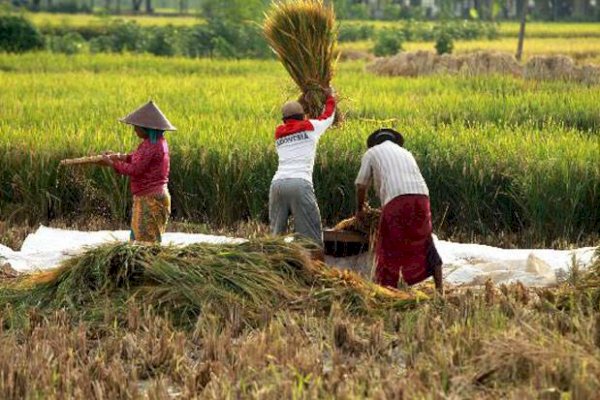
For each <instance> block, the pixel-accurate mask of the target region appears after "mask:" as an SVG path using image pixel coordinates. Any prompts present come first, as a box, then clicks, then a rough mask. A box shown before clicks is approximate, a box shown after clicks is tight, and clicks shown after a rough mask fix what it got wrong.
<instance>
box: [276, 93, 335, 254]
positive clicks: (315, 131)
mask: <svg viewBox="0 0 600 400" xmlns="http://www.w3.org/2000/svg"><path fill="white" fill-rule="evenodd" d="M325 93H326V95H327V98H326V101H325V110H324V111H323V114H321V116H319V117H318V118H317V119H306V117H305V114H304V108H303V107H302V105H301V104H300V103H299V102H297V101H291V102H288V103H285V104H284V105H283V108H282V114H283V124H282V125H279V126H278V127H277V129H276V131H275V146H276V147H277V154H278V156H279V167H278V169H277V172H276V173H275V176H274V177H273V181H272V183H271V190H270V193H269V220H270V223H271V231H272V233H273V234H274V235H280V234H282V233H284V232H285V231H286V228H287V224H288V218H289V216H290V215H292V216H293V217H294V231H295V232H296V233H297V234H298V235H300V236H303V237H306V238H308V239H311V240H312V241H314V242H315V243H316V244H317V245H318V246H320V247H321V250H320V251H319V252H318V254H316V255H315V258H318V259H324V254H323V251H322V248H323V229H322V226H321V213H320V211H319V205H318V204H317V198H316V196H315V191H314V188H313V181H312V178H313V168H314V165H315V154H316V151H317V144H318V142H319V139H320V138H321V136H322V135H323V133H325V131H326V130H327V128H329V127H330V126H331V124H333V120H334V114H335V99H334V97H333V90H332V89H331V88H329V89H327V90H326V91H325Z"/></svg>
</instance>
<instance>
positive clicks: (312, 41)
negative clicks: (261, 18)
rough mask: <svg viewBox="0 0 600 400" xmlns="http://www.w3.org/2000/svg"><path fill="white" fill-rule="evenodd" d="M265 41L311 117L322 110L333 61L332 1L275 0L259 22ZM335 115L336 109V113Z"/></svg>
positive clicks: (333, 27)
mask: <svg viewBox="0 0 600 400" xmlns="http://www.w3.org/2000/svg"><path fill="white" fill-rule="evenodd" d="M263 31H264V35H265V37H266V39H267V42H268V43H269V45H270V46H271V48H272V49H273V51H274V52H275V54H277V57H278V58H279V60H280V61H281V62H282V64H283V66H284V67H285V69H286V70H287V71H288V73H289V74H290V76H291V77H292V79H293V80H294V82H295V83H296V85H298V87H299V88H300V90H301V91H302V94H303V95H302V96H301V98H300V102H301V103H303V106H304V107H305V110H306V111H307V113H308V114H309V115H310V116H311V117H312V118H315V117H317V116H319V115H320V114H321V112H322V110H323V105H324V101H325V94H324V91H323V89H324V88H327V87H329V86H330V83H331V80H332V79H333V75H334V72H335V66H336V62H337V28H336V23H335V13H334V11H333V6H332V5H326V4H324V3H323V1H322V0H298V1H291V2H276V3H274V4H273V6H272V7H271V9H270V10H269V11H268V12H267V14H266V19H265V23H264V26H263ZM336 115H338V116H339V113H336Z"/></svg>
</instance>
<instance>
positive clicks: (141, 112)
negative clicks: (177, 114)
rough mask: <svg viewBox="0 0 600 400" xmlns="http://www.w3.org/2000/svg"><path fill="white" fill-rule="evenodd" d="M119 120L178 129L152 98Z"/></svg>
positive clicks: (157, 128)
mask: <svg viewBox="0 0 600 400" xmlns="http://www.w3.org/2000/svg"><path fill="white" fill-rule="evenodd" d="M119 121H121V122H124V123H126V124H129V125H135V126H139V127H142V128H149V129H156V130H159V131H176V130H177V128H175V127H174V126H173V125H172V124H171V123H170V122H169V120H168V119H167V117H165V115H164V114H163V113H162V111H160V109H159V108H158V106H157V105H156V104H154V102H153V101H152V100H150V101H149V102H148V103H146V104H144V105H143V106H141V107H140V108H138V109H137V110H135V111H134V112H132V113H131V114H129V115H128V116H126V117H124V118H121V119H120V120H119Z"/></svg>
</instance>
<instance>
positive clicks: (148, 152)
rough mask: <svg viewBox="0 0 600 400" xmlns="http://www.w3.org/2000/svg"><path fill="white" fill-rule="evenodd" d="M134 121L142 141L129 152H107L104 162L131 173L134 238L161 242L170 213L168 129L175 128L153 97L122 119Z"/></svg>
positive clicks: (121, 172) (126, 173)
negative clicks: (125, 153) (166, 134)
mask: <svg viewBox="0 0 600 400" xmlns="http://www.w3.org/2000/svg"><path fill="white" fill-rule="evenodd" d="M120 121H121V122H123V123H126V124H129V125H133V127H134V131H135V133H136V134H137V136H138V137H139V138H140V139H142V143H140V145H139V146H138V148H137V150H136V151H134V152H133V153H131V154H128V155H121V154H114V153H108V152H107V153H105V154H104V159H103V163H102V164H103V165H106V166H109V167H112V168H113V169H114V170H115V171H116V172H117V173H118V174H121V175H126V176H129V179H130V187H131V193H132V194H133V210H132V218H131V240H132V241H138V242H158V243H160V242H161V239H162V235H163V234H164V232H165V229H166V227H167V221H168V219H169V215H170V214H171V196H170V195H169V191H168V189H167V183H168V182H169V168H170V163H169V147H168V145H167V141H166V140H165V138H164V135H163V134H164V132H165V131H175V130H176V128H175V127H174V126H173V125H172V124H171V123H170V122H169V120H168V119H167V118H166V117H165V116H164V114H163V113H162V112H161V111H160V109H159V108H158V107H157V106H156V104H154V103H153V102H152V101H150V102H148V103H146V104H144V105H143V106H142V107H140V108H138V109H137V110H136V111H134V112H132V113H131V114H129V115H128V116H126V117H125V118H122V119H121V120H120Z"/></svg>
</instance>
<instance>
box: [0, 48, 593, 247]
mask: <svg viewBox="0 0 600 400" xmlns="http://www.w3.org/2000/svg"><path fill="white" fill-rule="evenodd" d="M0 71H2V72H0V86H1V87H2V88H3V90H2V91H1V92H0V103H1V104H2V105H3V108H2V112H3V118H2V120H1V121H0V154H1V155H0V157H1V159H0V163H1V165H2V166H3V167H2V168H1V169H0V191H1V192H0V215H1V217H2V218H3V219H8V220H12V221H21V220H28V221H30V222H37V221H46V220H48V219H49V218H56V217H71V216H79V217H81V216H83V215H91V214H95V213H104V214H105V215H107V216H109V217H110V218H114V219H115V220H120V221H126V220H127V218H128V202H129V194H128V191H127V183H126V181H125V180H124V179H121V178H117V177H116V176H115V175H114V174H113V173H112V172H111V171H108V170H105V169H100V168H95V167H92V168H87V169H81V170H65V169H58V168H57V166H58V162H59V161H60V159H62V158H66V157H75V156H82V155H87V154H94V153H98V152H99V151H102V150H106V149H111V150H115V151H128V150H132V149H133V148H135V145H136V139H135V137H134V135H133V133H132V132H131V131H130V129H129V128H128V127H126V126H123V125H122V124H119V123H118V122H117V118H118V117H121V116H123V115H125V114H127V113H128V112H129V111H131V110H132V109H134V108H135V107H136V106H138V105H139V104H141V103H143V102H145V101H147V100H148V99H149V98H152V99H154V100H155V101H157V102H158V104H159V105H160V106H161V108H162V109H163V111H164V112H165V113H166V114H167V115H168V117H169V118H170V119H171V120H172V122H173V123H174V124H175V125H176V126H177V127H179V131H178V132H176V133H173V134H170V135H169V137H168V139H169V143H170V146H171V152H172V172H171V184H170V189H171V191H172V194H173V205H174V215H175V216H176V217H178V218H191V219H194V220H196V221H203V222H210V223H212V224H215V225H228V224H232V223H234V222H236V221H239V220H243V219H259V220H263V221H266V218H267V198H268V189H269V184H270V181H271V178H272V176H273V174H274V172H275V169H276V165H277V156H276V153H275V149H274V144H273V130H274V128H275V126H276V125H277V124H278V123H279V115H278V110H279V106H280V105H281V104H282V102H284V101H285V100H287V99H289V98H293V97H295V96H296V93H295V91H294V89H293V85H292V83H291V80H290V79H289V78H288V76H287V75H286V74H285V72H284V71H283V68H282V67H281V66H280V65H279V64H278V63H277V62H275V61H250V60H248V61H215V60H200V61H198V60H190V59H180V58H173V59H159V58H155V57H151V56H134V55H119V56H114V55H96V56H94V57H91V56H82V55H78V56H73V57H68V56H60V55H51V54H45V53H40V54H29V55H21V56H17V55H14V56H8V55H5V56H3V57H2V58H0ZM335 86H336V87H338V88H339V90H340V91H341V93H343V97H344V100H343V107H344V109H346V110H349V111H350V112H349V114H348V118H347V122H346V123H345V124H344V125H343V126H342V127H341V128H339V129H335V130H331V131H329V132H328V133H327V134H326V135H325V137H324V138H323V140H322V142H321V144H320V146H319V149H318V158H317V164H316V166H315V174H314V178H315V185H316V191H317V196H318V199H319V204H320V207H321V212H322V215H323V218H324V220H325V223H326V224H332V223H334V222H335V221H336V220H338V219H340V218H342V217H346V216H348V214H350V213H351V212H352V211H353V207H354V188H353V180H354V177H355V174H356V172H357V169H358V166H359V163H360V158H361V155H362V153H363V152H364V150H365V144H364V142H365V139H366V137H367V136H368V134H369V133H370V132H371V131H372V130H374V129H376V128H379V127H381V126H394V127H395V128H397V129H399V130H400V131H402V132H404V133H405V135H406V137H407V147H408V149H409V150H411V151H412V152H413V153H414V154H415V156H416V157H417V160H418V161H419V164H420V166H421V168H422V170H423V173H424V175H425V177H426V179H427V182H428V184H429V186H430V189H431V197H432V205H433V211H434V223H435V228H436V231H437V232H438V233H441V234H447V235H449V234H457V233H460V234H464V235H468V236H472V235H490V234H494V235H503V234H511V233H512V234H517V239H515V241H516V242H518V243H521V244H531V243H540V242H546V243H550V242H552V241H554V240H568V241H571V242H577V241H581V240H583V239H585V238H586V237H588V238H589V237H590V235H591V236H593V235H597V233H598V231H599V230H600V195H599V193H600V190H599V186H600V151H599V149H600V138H599V136H598V129H599V128H600V110H599V108H598V107H599V106H598V105H599V104H600V94H599V92H598V90H597V88H594V87H585V86H582V85H578V84H571V83H563V82H548V83H537V82H528V81H523V80H519V79H513V78H508V77H488V78H459V77H443V76H440V77H426V78H417V79H401V78H400V79H399V78H384V77H376V76H373V75H370V74H368V73H366V72H364V64H362V63H360V62H352V63H343V64H341V67H340V71H339V73H338V75H337V78H336V80H335Z"/></svg>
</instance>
